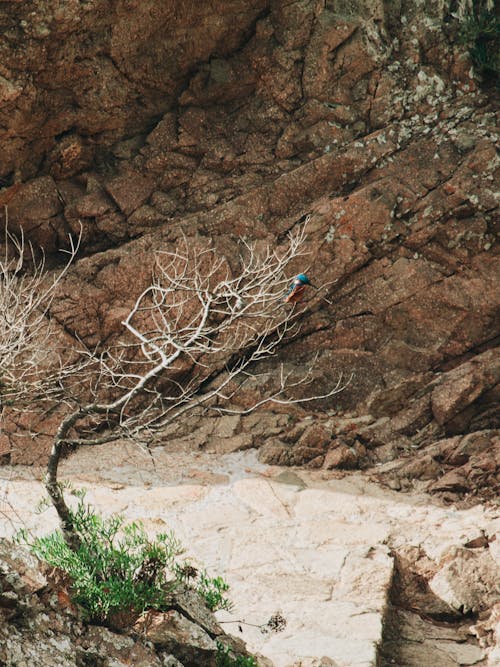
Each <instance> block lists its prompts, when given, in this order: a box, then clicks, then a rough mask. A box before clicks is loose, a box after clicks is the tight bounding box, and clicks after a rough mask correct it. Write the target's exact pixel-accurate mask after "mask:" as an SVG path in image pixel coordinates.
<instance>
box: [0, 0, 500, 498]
mask: <svg viewBox="0 0 500 667" xmlns="http://www.w3.org/2000/svg"><path fill="white" fill-rule="evenodd" d="M4 5H5V6H4V7H3V8H2V16H1V18H0V22H1V27H2V31H3V39H2V41H1V43H0V55H1V57H0V63H1V65H0V142H1V145H2V161H1V165H0V177H1V178H2V181H1V184H2V185H3V186H4V187H3V189H2V190H0V205H2V208H3V206H4V205H5V206H7V207H8V215H9V220H10V222H11V224H12V225H13V226H14V228H15V227H21V226H22V228H23V229H24V230H25V233H26V234H27V236H28V238H29V239H30V240H31V241H32V242H33V243H34V244H40V245H42V246H43V247H44V249H45V251H46V252H47V253H49V254H51V253H52V254H54V253H55V252H56V250H57V249H58V248H60V247H61V246H62V245H63V244H64V243H65V237H66V234H67V232H68V231H73V232H75V231H76V230H78V229H79V228H80V225H82V229H83V246H82V253H83V254H84V255H85V257H84V258H82V259H80V260H79V261H78V262H77V263H76V264H75V266H74V268H73V270H72V271H71V274H70V275H69V276H68V278H67V280H66V281H65V284H64V286H63V290H62V294H61V298H60V299H59V300H58V302H57V303H56V304H55V305H54V308H53V312H52V313H51V315H52V318H53V319H54V320H57V321H59V322H60V323H61V325H62V326H64V328H65V331H67V332H69V333H70V334H72V335H76V336H78V337H79V338H80V339H82V340H83V341H85V342H86V343H87V344H88V345H89V346H91V347H92V346H94V345H96V344H98V343H100V342H103V341H106V342H110V341H113V340H116V338H117V336H119V334H120V332H121V326H120V321H121V319H122V318H123V313H124V312H126V309H127V307H129V306H130V304H131V302H132V299H133V297H134V296H135V295H136V294H137V293H138V292H139V291H140V290H141V289H142V288H143V287H144V286H145V285H146V284H147V282H148V280H149V279H150V271H151V266H152V263H153V257H154V252H155V251H156V250H158V249H160V248H169V247H172V246H174V245H175V243H176V239H178V238H179V235H180V234H181V231H182V232H183V233H185V234H186V235H187V236H188V237H189V238H190V239H193V242H194V241H196V242H201V243H204V242H205V241H204V239H206V237H207V236H208V237H210V238H211V240H212V241H213V243H214V245H215V247H216V248H218V249H219V252H220V253H221V255H233V254H236V251H237V245H236V244H235V241H234V237H236V236H244V235H247V236H248V235H250V236H251V237H253V238H258V239H265V240H267V241H268V242H269V243H271V244H273V245H279V242H280V240H281V239H282V238H283V234H284V232H285V231H286V230H288V229H289V228H291V227H292V226H293V225H294V224H296V223H297V221H300V220H302V219H303V216H304V215H306V214H307V213H310V214H311V221H310V224H309V238H308V248H309V250H310V251H311V252H312V253H313V254H312V257H313V258H314V259H313V261H312V262H311V268H310V274H311V278H312V279H314V280H315V281H316V282H320V283H324V284H325V285H326V287H325V289H324V290H323V292H321V293H320V295H315V294H313V295H312V296H311V298H310V300H309V301H308V302H307V304H306V307H305V311H304V314H303V317H302V332H301V336H300V339H299V340H297V341H296V342H295V343H293V344H289V345H287V347H286V349H285V350H284V351H283V353H282V355H281V356H282V359H280V360H284V361H285V362H286V363H287V364H288V365H289V366H290V365H291V364H292V360H293V364H295V366H297V367H300V366H301V365H302V364H304V363H306V362H307V361H308V360H310V359H312V357H313V354H315V353H318V354H319V358H318V363H317V372H316V375H315V387H317V389H318V390H319V391H321V390H323V389H324V388H325V387H330V386H331V385H332V384H335V383H336V382H337V380H338V377H339V375H340V374H341V373H342V374H343V376H344V377H346V378H347V377H350V375H351V373H352V374H353V378H352V380H351V381H350V383H349V385H348V386H347V387H346V388H345V390H344V391H343V392H342V393H341V394H339V395H336V396H334V397H333V398H332V399H331V401H330V402H329V403H326V404H324V405H322V406H315V407H316V408H318V409H319V408H320V407H321V408H322V409H323V410H326V411H329V413H330V415H329V417H331V419H327V418H326V417H325V416H324V415H322V416H321V415H319V416H318V419H319V420H320V421H322V422H323V423H322V425H321V428H322V429H323V430H325V429H326V431H327V434H328V435H327V437H326V438H325V437H324V436H323V435H321V436H320V437H319V439H318V440H314V438H313V436H312V435H311V437H310V438H307V437H306V440H308V442H307V444H306V443H305V442H304V441H302V440H301V436H298V437H297V439H296V440H294V439H293V434H292V435H289V434H287V432H286V431H287V429H282V431H283V432H280V431H278V432H276V433H274V434H272V436H273V438H274V439H273V440H272V441H269V442H268V443H267V444H266V449H265V451H264V453H263V456H264V457H265V460H266V461H276V462H279V463H282V464H298V463H309V464H310V465H311V466H316V467H319V466H322V465H325V466H326V467H327V468H331V467H336V466H338V467H340V468H346V467H347V468H349V467H353V466H361V467H363V466H368V465H371V464H373V463H379V462H387V461H392V460H393V459H397V458H398V457H400V456H404V457H409V458H411V459H416V461H417V462H416V463H415V465H416V467H417V469H414V470H413V471H412V472H411V473H408V474H407V473H406V471H405V472H401V474H399V472H398V471H397V470H396V469H395V468H394V469H392V473H391V475H389V479H390V483H391V484H392V485H393V486H394V488H396V487H397V486H398V485H399V487H400V488H406V486H407V485H408V484H409V483H410V481H411V480H412V479H426V480H428V481H431V482H432V480H436V478H439V479H438V484H437V486H434V487H433V490H434V491H435V492H439V493H446V494H457V493H458V494H462V495H463V494H467V493H470V492H477V490H478V489H484V490H487V489H490V490H491V489H495V488H496V485H497V484H498V476H499V472H498V471H499V466H498V447H497V445H495V444H494V441H493V435H494V434H493V433H492V432H493V429H497V428H498V419H499V417H498V409H497V407H496V406H497V405H498V368H496V369H495V367H494V364H495V360H498V356H499V355H498V344H497V340H496V338H495V336H497V334H498V306H499V290H498V273H497V269H496V266H497V264H496V262H497V259H496V258H495V255H494V246H493V244H494V239H495V231H496V224H497V221H498V215H497V213H498V209H497V199H496V196H495V191H496V190H498V188H497V183H498V158H497V156H496V151H495V142H496V140H497V139H498V135H497V133H496V132H497V130H496V116H495V104H494V102H495V100H494V99H493V98H488V96H487V95H486V94H484V93H482V92H481V91H480V90H479V88H478V84H477V81H476V80H475V79H474V78H473V75H472V74H471V69H470V62H469V61H468V59H467V56H466V55H465V54H464V52H463V51H462V50H461V49H460V48H459V47H458V46H456V39H455V32H454V31H455V28H456V26H455V27H454V25H453V21H451V22H450V16H449V15H447V14H446V11H445V6H446V3H435V2H431V1H430V0H429V1H426V2H422V3H420V4H418V6H417V5H416V4H415V3H412V2H399V1H398V2H389V1H384V0H376V1H375V0H360V1H359V2H356V3H344V2H342V3H332V2H320V3H318V2H316V1H315V0H297V1H295V2H288V1H287V2H285V1H281V0H273V1H270V0H254V1H253V2H251V3H248V2H244V1H242V0H213V1H212V2H209V3H197V2H184V1H182V2H181V1H180V0H169V1H168V2H164V3H160V4H158V3H155V2H152V1H142V0H141V2H138V1H137V2H136V1H134V0H127V1H125V0H92V2H85V3H77V2H68V3H64V6H62V5H61V4H60V3H57V2H53V1H51V0H38V2H37V3H35V5H34V6H33V4H32V3H30V6H29V7H28V4H27V3H19V2H13V3H4ZM160 5H161V6H160ZM131 26H132V27H131ZM491 95H494V93H491ZM297 268H298V269H299V268H302V267H299V266H297ZM322 295H323V296H325V297H326V298H327V299H328V302H326V301H324V300H322V299H321V296H322ZM496 363H498V362H497V361H496ZM273 369H274V366H273V364H268V365H267V366H266V368H265V369H264V370H268V371H269V372H270V378H271V380H270V381H272V373H273ZM346 413H347V414H346ZM310 414H311V413H310ZM359 415H368V419H369V420H370V419H371V423H358V422H357V421H356V420H357V418H358V416H359ZM305 416H307V415H306V414H305V413H304V412H300V411H299V412H297V415H295V416H294V417H295V418H297V419H301V418H303V417H305ZM5 418H6V420H7V418H8V415H5ZM9 419H10V423H9V422H8V421H7V423H6V428H5V434H4V435H3V436H2V450H1V451H2V452H6V453H7V454H9V455H10V458H11V460H12V461H13V462H15V461H17V462H22V461H24V462H32V461H36V460H38V458H39V457H40V456H43V455H44V452H46V451H47V448H48V447H49V444H50V437H48V436H47V433H50V430H51V429H53V424H52V425H51V424H49V423H48V422H47V420H46V417H45V416H44V421H43V422H38V423H37V418H36V417H35V416H33V417H32V418H31V417H30V416H29V415H23V416H22V418H19V417H18V416H16V415H12V416H10V417H9ZM21 422H22V423H21ZM28 427H29V428H31V429H32V430H34V431H38V432H40V436H39V437H35V439H34V441H33V440H31V439H29V440H25V441H22V440H21V439H20V438H19V437H18V435H19V433H18V432H19V431H20V429H21V428H25V429H27V428H28ZM344 427H345V428H344ZM486 431H487V432H489V433H491V434H492V435H491V438H492V439H491V444H490V445H488V447H486V449H484V448H483V445H481V446H480V449H479V450H477V451H476V450H474V448H473V446H472V445H470V451H469V452H468V454H467V455H468V456H469V459H468V461H467V462H466V463H464V464H461V465H462V466H465V468H462V467H460V469H459V470H455V469H453V470H450V469H448V468H446V466H447V465H448V463H449V460H447V461H445V462H444V464H445V465H444V467H443V462H442V461H441V460H440V456H441V454H438V456H437V460H436V458H435V457H434V454H430V453H428V451H427V450H426V449H423V450H422V448H426V447H434V448H435V449H436V448H439V447H446V444H445V443H446V442H447V441H448V439H449V438H453V437H459V436H462V435H465V434H467V433H469V432H473V433H475V432H481V433H484V432H486ZM241 435H242V431H240V432H239V433H235V434H234V437H235V438H236V439H235V440H233V441H229V440H227V439H225V440H224V444H225V446H227V447H228V448H237V447H239V446H243V447H244V446H250V445H252V444H253V445H260V444H263V443H264V442H265V440H266V437H265V435H262V434H259V432H258V426H257V424H254V425H253V427H252V431H251V434H250V436H249V437H246V438H244V439H242V441H241V443H240V439H241ZM244 435H247V434H246V433H244ZM267 435H269V434H267ZM354 436H356V437H354ZM443 438H445V439H446V440H445V441H444V443H443V444H442V445H440V444H439V442H440V441H441V440H442V439H443ZM480 439H481V438H480V437H479V436H478V439H477V440H476V441H474V442H479V440H480ZM457 442H461V441H457ZM435 449H434V450H432V451H433V452H434V451H435ZM329 450H333V451H332V452H331V451H329ZM421 450H422V454H421ZM419 461H420V463H419ZM407 462H408V461H407V459H406V460H405V461H404V462H403V463H404V465H406V463H407ZM450 465H451V466H452V467H453V468H456V467H457V466H458V463H456V462H455V463H450ZM409 480H410V481H409ZM486 492H487V491H486Z"/></svg>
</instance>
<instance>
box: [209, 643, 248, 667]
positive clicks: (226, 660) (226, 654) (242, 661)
mask: <svg viewBox="0 0 500 667" xmlns="http://www.w3.org/2000/svg"><path fill="white" fill-rule="evenodd" d="M216 664H217V667H257V663H256V662H255V658H252V657H251V656H246V657H245V656H235V655H234V653H233V652H232V650H231V649H230V648H229V646H226V645H225V644H223V643H222V642H219V641H218V642H217V656H216Z"/></svg>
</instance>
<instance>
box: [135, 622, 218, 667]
mask: <svg viewBox="0 0 500 667" xmlns="http://www.w3.org/2000/svg"><path fill="white" fill-rule="evenodd" d="M134 629H135V630H136V631H137V632H138V633H140V634H142V635H143V636H144V637H146V639H148V640H149V641H151V642H153V644H154V645H155V646H157V647H158V648H161V649H165V650H167V651H172V649H173V648H174V647H175V652H176V654H177V655H178V656H179V659H180V660H181V661H182V662H184V663H187V665H193V666H194V665H197V664H198V665H207V667H208V666H209V665H213V666H214V667H215V654H216V650H217V649H216V644H215V641H214V640H213V639H212V638H211V637H210V636H209V635H208V634H207V633H206V632H205V631H204V630H203V629H202V628H200V627H199V626H197V625H196V624H195V623H192V622H191V621H189V620H188V619H187V618H186V617H185V616H182V614H179V612H177V611H175V610H172V611H167V612H155V611H150V612H147V613H146V614H145V615H144V616H143V617H142V618H140V619H139V620H138V621H137V622H136V624H135V625H134Z"/></svg>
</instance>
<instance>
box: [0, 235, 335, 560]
mask: <svg viewBox="0 0 500 667" xmlns="http://www.w3.org/2000/svg"><path fill="white" fill-rule="evenodd" d="M304 241H305V227H302V228H301V229H299V230H298V231H296V232H295V233H292V234H290V236H289V238H288V240H287V243H286V244H284V245H283V246H282V247H281V248H277V249H274V248H270V247H269V246H267V247H263V248H262V247H260V248H259V247H258V246H257V245H256V244H251V243H248V242H246V241H244V240H240V242H239V247H240V257H239V258H238V267H239V268H238V269H237V270H236V271H235V270H231V268H230V265H229V262H228V260H227V259H226V258H225V257H221V256H219V255H218V254H217V251H216V249H215V248H213V247H210V246H208V247H207V246H206V245H202V244H200V243H197V242H196V241H195V240H194V239H191V238H186V237H182V238H181V240H180V241H179V243H178V245H177V247H176V249H175V250H173V251H159V252H157V254H156V260H155V267H154V270H153V273H152V280H151V282H150V284H149V285H148V286H147V287H146V288H145V289H144V290H143V291H142V292H141V293H140V294H139V295H138V296H137V298H136V299H135V302H134V303H133V304H132V305H131V308H130V310H129V312H128V315H127V317H126V318H125V319H124V320H123V322H122V324H123V328H124V335H123V337H122V339H121V340H120V342H119V343H118V344H117V345H115V346H114V347H112V348H111V347H110V348H108V349H106V350H105V351H101V352H100V353H99V355H97V354H96V353H95V352H90V351H86V352H85V354H84V355H83V358H84V362H82V364H81V365H80V367H79V369H78V371H79V372H80V373H81V372H82V369H83V375H84V377H85V379H86V380H87V400H82V399H81V393H80V394H78V393H76V394H75V393H73V394H71V392H70V391H69V390H68V394H67V397H66V404H67V405H68V412H67V414H66V415H65V416H64V417H63V418H62V420H61V422H60V424H59V427H58V429H57V432H56V434H55V436H54V441H53V447H52V451H51V454H50V458H49V462H48V467H47V475H46V488H47V491H48V493H49V496H50V498H51V500H52V503H53V505H54V507H55V508H56V511H57V513H58V515H59V519H60V521H61V526H62V529H63V534H64V535H65V539H66V540H67V542H68V544H70V546H71V545H72V546H73V547H75V548H76V547H77V546H78V544H77V537H76V536H75V535H74V533H73V531H72V521H71V511H70V510H69V508H68V506H67V504H66V502H65V499H64V495H63V491H62V488H61V485H60V484H59V483H58V477H57V473H58V464H59V460H60V457H61V453H62V451H63V448H64V446H66V445H96V444H100V443H103V442H106V441H110V440H113V439H116V438H118V437H123V436H126V437H129V438H132V439H134V440H139V439H140V438H143V439H144V438H146V439H147V438H148V437H152V436H153V435H154V434H155V433H157V432H159V431H161V430H162V429H164V428H165V427H166V426H167V425H168V424H170V423H172V422H173V421H175V420H178V419H180V418H182V416H183V415H185V414H186V413H187V412H189V411H192V410H195V409H198V410H216V411H218V412H219V413H224V412H226V413H231V412H233V413H234V412H239V413H240V414H241V413H245V412H250V411H252V410H255V409H256V408H257V407H259V406H262V405H264V404H265V403H280V404H290V403H294V402H303V401H307V400H318V399H323V398H327V397H329V396H332V395H333V394H334V393H336V392H338V391H341V389H342V387H341V385H340V380H339V383H338V384H337V385H336V386H334V387H332V388H331V390H330V391H328V392H327V393H326V394H323V395H316V394H314V387H313V386H312V385H311V382H312V375H311V368H310V367H308V368H306V369H305V371H304V373H303V374H302V375H301V377H300V378H298V379H296V378H295V379H293V380H292V377H291V375H290V373H286V372H285V370H284V368H283V367H280V368H278V369H277V373H276V382H275V387H274V389H273V390H272V391H270V392H268V393H267V394H266V395H264V396H261V397H260V398H258V399H257V400H255V401H254V402H253V403H252V404H251V405H250V406H247V407H246V408H244V409H242V408H241V407H238V405H237V403H236V399H237V395H238V393H239V392H240V391H241V389H242V387H244V386H245V385H246V383H247V382H248V381H249V380H251V379H252V378H253V377H254V373H253V368H254V367H255V363H256V362H258V361H260V360H262V359H265V358H267V357H270V356H272V355H273V354H274V353H275V352H276V351H277V350H278V348H279V346H280V344H281V343H282V342H283V341H284V340H285V339H287V338H289V337H291V336H293V335H294V333H295V332H296V330H297V327H298V317H297V315H298V314H300V313H298V312H297V309H296V307H289V306H288V305H285V304H284V300H283V295H284V293H285V291H286V288H287V287H288V285H289V283H290V279H291V277H292V276H293V273H292V270H293V268H294V264H295V263H296V260H297V259H298V258H300V257H302V256H303V255H304V254H305V251H304ZM15 247H16V249H17V251H18V256H19V258H21V257H22V251H23V246H22V241H21V243H20V244H19V243H18V245H17V246H15ZM19 262H21V263H19ZM21 268H22V259H18V264H17V265H13V264H12V261H11V260H9V259H8V258H7V259H6V260H5V261H4V264H3V265H2V267H1V269H0V271H1V273H0V275H1V276H2V280H3V281H4V282H3V287H2V289H3V290H4V292H5V293H8V296H7V297H6V298H7V301H6V306H7V310H8V312H9V316H8V317H9V318H10V319H9V320H8V322H11V321H12V322H13V323H12V324H9V326H10V327H11V328H10V329H8V328H6V329H5V331H6V335H5V340H6V341H7V343H8V341H9V340H10V338H9V332H10V331H11V330H12V331H15V330H16V328H17V329H22V331H23V332H24V330H25V331H26V333H23V336H24V338H23V344H22V346H21V347H22V348H25V349H21V350H20V351H19V354H20V355H21V357H22V354H24V352H25V351H26V350H27V349H29V347H30V345H31V342H32V341H34V340H35V339H36V335H35V334H36V329H37V327H39V325H40V321H41V318H43V317H44V315H45V313H46V312H47V307H48V305H49V304H50V300H51V298H53V294H54V289H55V287H57V284H58V281H59V280H60V279H61V275H62V274H60V275H59V277H58V278H57V279H56V280H55V281H54V282H53V283H51V285H50V287H49V288H46V289H45V291H43V290H42V291H41V292H40V291H39V288H40V286H41V275H42V274H41V272H42V269H43V266H42V265H36V266H35V274H34V277H32V278H29V279H26V280H24V279H23V278H19V277H15V279H13V277H12V274H13V275H14V276H16V270H17V273H19V271H20V270H21ZM13 269H14V271H13ZM4 292H2V294H3V293H4ZM10 293H12V294H10ZM36 293H38V296H37V294H36ZM9 299H10V300H9ZM26 311H29V313H28V312H26ZM5 326H6V325H5ZM2 333H3V332H2ZM7 343H6V344H7ZM16 351H17V348H16V347H14V356H15V354H16V353H17V352H16ZM7 354H8V353H7ZM28 358H29V354H28ZM12 372H13V373H14V374H15V373H16V372H18V371H17V366H16V368H14V369H13V370H12ZM60 372H61V373H62V374H63V373H64V368H61V371H60ZM21 373H22V371H21ZM65 379H66V378H65ZM304 384H306V385H307V384H309V385H311V392H310V395H308V396H307V398H304V397H302V398H294V397H293V393H292V394H291V393H290V391H292V392H293V389H294V387H297V386H298V385H304ZM59 385H60V386H61V385H64V381H61V382H59ZM89 397H90V398H89Z"/></svg>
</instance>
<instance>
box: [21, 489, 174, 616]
mask: <svg viewBox="0 0 500 667" xmlns="http://www.w3.org/2000/svg"><path fill="white" fill-rule="evenodd" d="M71 519H72V522H73V526H74V530H75V532H76V534H77V535H78V537H79V540H80V547H79V548H78V549H77V550H76V551H75V550H72V549H71V548H70V547H69V546H68V545H67V543H66V542H65V540H64V537H63V534H62V532H61V531H59V530H57V531H54V532H53V533H51V534H50V535H47V536H45V537H37V538H30V535H29V534H28V533H27V532H26V531H21V532H20V534H19V536H18V541H23V542H25V543H26V544H28V545H29V546H30V547H31V549H32V551H33V552H34V553H35V555H36V556H38V557H39V558H40V559H42V560H44V561H46V562H47V563H49V564H50V565H52V566H54V567H57V568H60V569H62V570H64V571H65V572H66V573H67V574H68V575H69V577H70V579H71V598H72V601H73V602H74V603H76V604H77V605H78V606H79V607H81V609H82V610H83V613H84V615H85V617H86V618H87V619H88V620H90V621H93V622H100V623H105V622H107V621H108V620H109V619H110V617H111V616H112V615H113V614H116V613H119V612H133V613H137V614H140V613H142V612H143V611H144V610H145V609H148V608H154V609H162V608H165V605H166V604H167V603H168V599H169V594H170V593H171V592H172V590H173V589H174V588H175V586H176V585H177V584H178V583H179V579H178V578H177V577H176V575H175V571H176V566H178V563H177V558H178V557H179V556H180V554H181V553H182V552H183V549H182V547H181V545H180V543H179V542H178V540H177V539H176V538H175V537H174V535H173V534H172V533H162V534H159V535H157V536H156V537H155V538H154V539H150V538H149V537H148V536H147V534H146V532H145V530H144V527H143V526H142V524H141V523H139V522H133V523H130V524H125V523H124V518H123V517H122V516H112V517H110V518H108V519H105V518H103V517H101V516H100V515H99V514H97V513H96V512H95V510H94V509H93V508H92V507H90V506H89V505H87V504H85V502H84V498H83V496H82V497H80V499H79V502H78V505H77V507H76V509H74V510H71Z"/></svg>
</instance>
